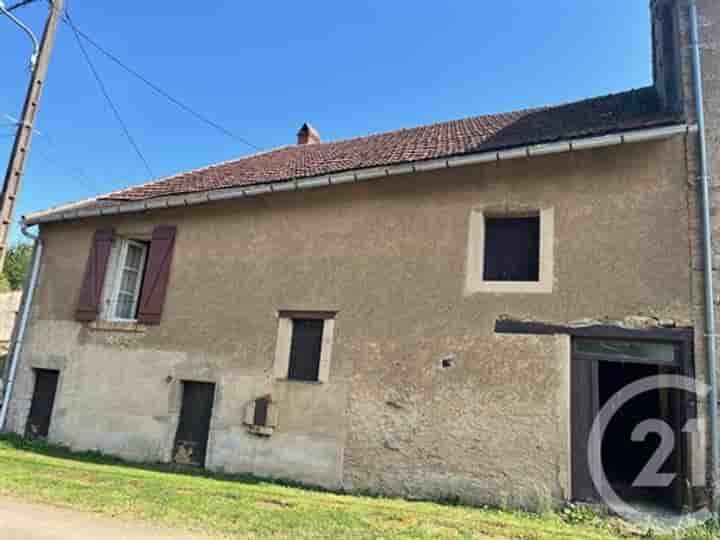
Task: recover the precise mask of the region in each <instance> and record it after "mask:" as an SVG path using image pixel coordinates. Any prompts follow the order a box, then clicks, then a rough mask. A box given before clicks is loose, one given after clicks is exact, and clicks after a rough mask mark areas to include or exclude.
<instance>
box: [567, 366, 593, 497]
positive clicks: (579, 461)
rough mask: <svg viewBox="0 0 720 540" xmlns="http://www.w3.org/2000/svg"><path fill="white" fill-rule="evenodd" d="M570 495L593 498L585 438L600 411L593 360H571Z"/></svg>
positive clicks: (586, 440)
mask: <svg viewBox="0 0 720 540" xmlns="http://www.w3.org/2000/svg"><path fill="white" fill-rule="evenodd" d="M571 372H572V373H571V379H572V380H571V388H572V390H571V409H572V419H571V425H572V498H573V500H576V501H597V500H598V498H599V497H598V492H597V490H596V489H595V485H594V484H593V481H592V477H591V475H590V463H589V460H588V439H589V438H590V430H591V429H592V425H593V422H594V421H595V417H596V416H597V414H598V411H599V410H600V396H599V377H598V361H597V360H573V361H572V364H571Z"/></svg>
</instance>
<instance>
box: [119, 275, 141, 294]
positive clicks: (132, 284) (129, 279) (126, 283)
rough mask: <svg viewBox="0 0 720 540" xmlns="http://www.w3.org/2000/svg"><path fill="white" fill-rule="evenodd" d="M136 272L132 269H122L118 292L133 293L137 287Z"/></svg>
mask: <svg viewBox="0 0 720 540" xmlns="http://www.w3.org/2000/svg"><path fill="white" fill-rule="evenodd" d="M137 281H138V273H137V272H135V271H133V270H123V273H122V280H121V282H120V292H125V293H128V294H135V289H136V287H137Z"/></svg>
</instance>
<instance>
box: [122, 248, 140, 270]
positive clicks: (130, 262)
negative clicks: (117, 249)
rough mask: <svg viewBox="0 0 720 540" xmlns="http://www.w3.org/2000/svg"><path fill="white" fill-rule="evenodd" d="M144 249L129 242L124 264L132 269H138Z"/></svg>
mask: <svg viewBox="0 0 720 540" xmlns="http://www.w3.org/2000/svg"><path fill="white" fill-rule="evenodd" d="M143 251H144V249H143V248H142V247H140V246H136V245H135V244H129V245H128V250H127V258H126V259H125V266H126V267H127V268H132V269H133V270H138V271H139V270H140V263H141V262H142V256H143Z"/></svg>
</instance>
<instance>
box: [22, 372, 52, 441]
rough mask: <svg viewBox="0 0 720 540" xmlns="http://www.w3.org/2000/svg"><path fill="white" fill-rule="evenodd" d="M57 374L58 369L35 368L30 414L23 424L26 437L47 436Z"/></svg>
mask: <svg viewBox="0 0 720 540" xmlns="http://www.w3.org/2000/svg"><path fill="white" fill-rule="evenodd" d="M59 376H60V372H59V371H55V370H50V369H36V370H35V389H34V390H33V397H32V402H31V404H30V414H29V415H28V420H27V425H26V426H25V436H26V437H29V438H32V439H34V438H45V437H47V436H48V433H49V431H50V419H51V418H52V411H53V406H54V405H55V394H56V392H57V385H58V377H59Z"/></svg>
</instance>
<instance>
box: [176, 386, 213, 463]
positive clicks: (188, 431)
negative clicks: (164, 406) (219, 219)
mask: <svg viewBox="0 0 720 540" xmlns="http://www.w3.org/2000/svg"><path fill="white" fill-rule="evenodd" d="M214 399H215V384H213V383H206V382H194V381H183V382H182V405H181V407H180V420H179V422H178V429H177V433H176V435H175V447H174V450H173V461H174V462H175V463H177V464H178V465H191V466H195V467H204V466H205V457H206V455H207V444H208V438H209V435H210V421H211V419H212V410H213V402H214Z"/></svg>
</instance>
